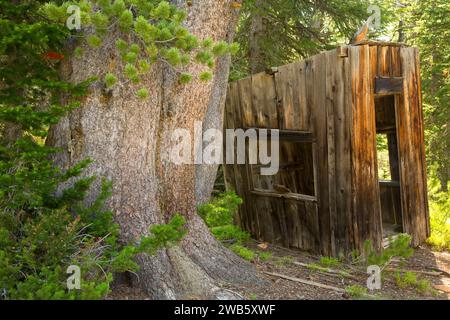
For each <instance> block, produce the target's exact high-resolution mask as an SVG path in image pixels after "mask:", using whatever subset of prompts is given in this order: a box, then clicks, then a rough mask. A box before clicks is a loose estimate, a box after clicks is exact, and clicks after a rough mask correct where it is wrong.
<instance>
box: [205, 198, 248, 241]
mask: <svg viewBox="0 0 450 320" xmlns="http://www.w3.org/2000/svg"><path fill="white" fill-rule="evenodd" d="M240 204H242V199H241V198H240V197H238V196H237V195H236V194H235V193H234V192H226V193H223V194H219V195H218V196H216V197H214V198H213V200H212V201H211V202H209V203H206V204H204V205H201V206H199V208H198V213H199V215H200V216H201V217H202V218H203V220H204V221H205V222H206V224H207V225H208V227H209V228H210V229H211V232H212V234H213V235H214V236H215V237H216V238H217V239H218V240H221V241H226V240H235V241H236V242H237V243H238V244H240V243H242V242H244V241H247V240H248V239H249V238H250V234H249V233H248V232H245V231H242V230H241V229H240V228H239V227H238V226H236V225H235V224H234V217H235V215H236V213H237V210H238V208H239V205H240Z"/></svg>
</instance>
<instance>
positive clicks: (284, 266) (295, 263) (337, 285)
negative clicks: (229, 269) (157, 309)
mask: <svg viewBox="0 0 450 320" xmlns="http://www.w3.org/2000/svg"><path fill="white" fill-rule="evenodd" d="M259 245H261V244H259ZM262 246H263V247H265V246H266V245H265V244H262ZM248 247H250V248H252V249H254V250H255V251H257V252H258V251H259V252H261V249H260V248H259V247H258V243H256V242H252V243H251V244H249V245H248ZM265 250H267V251H268V252H271V253H272V256H271V257H270V258H269V259H267V260H266V261H264V262H262V261H254V263H255V265H256V268H257V270H258V272H259V273H260V274H261V276H262V277H264V278H266V279H268V280H269V284H268V285H265V286H253V287H234V288H230V289H232V290H234V291H237V292H239V293H240V294H242V295H243V296H244V297H245V298H246V299H258V300H265V299H267V300H276V299H284V300H290V299H296V300H342V299H344V300H347V299H389V300H391V299H392V300H397V299H402V300H405V299H408V300H410V299H421V300H422V299H427V300H431V299H439V300H449V298H450V253H449V252H433V251H431V250H430V248H429V247H426V246H422V247H420V248H417V249H416V250H415V251H414V255H413V256H412V257H410V258H409V259H402V260H401V261H396V260H394V261H392V263H390V264H389V266H388V267H386V269H385V271H383V276H382V282H381V284H382V285H381V290H374V291H367V292H364V290H365V289H363V288H365V287H366V283H367V279H368V277H369V275H368V274H367V270H364V268H362V267H360V266H357V265H352V264H345V263H339V262H338V263H337V264H336V265H334V266H326V267H323V266H321V262H320V257H319V256H314V255H311V254H308V253H305V252H302V251H297V250H290V249H286V248H281V247H274V246H270V245H269V246H268V248H267V249H265ZM317 267H318V268H317ZM399 270H401V271H410V272H409V274H412V273H413V274H414V275H415V277H416V279H412V280H409V281H408V280H406V281H400V283H398V281H397V280H396V277H395V274H396V272H397V271H399ZM268 273H271V274H277V275H269V274H268ZM402 274H403V275H404V272H403V273H402ZM298 280H300V281H303V282H305V281H304V280H306V281H308V282H313V283H314V284H316V285H318V286H321V285H324V286H328V287H329V288H321V287H318V286H315V285H312V284H305V283H301V282H297V281H298ZM419 283H420V284H421V285H419ZM351 288H353V290H352V289H351ZM358 288H360V289H362V290H359V289H358Z"/></svg>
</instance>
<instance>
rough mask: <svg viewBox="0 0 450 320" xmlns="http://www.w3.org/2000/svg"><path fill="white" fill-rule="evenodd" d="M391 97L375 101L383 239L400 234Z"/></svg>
mask: <svg viewBox="0 0 450 320" xmlns="http://www.w3.org/2000/svg"><path fill="white" fill-rule="evenodd" d="M395 100H396V99H395V96H394V95H388V96H380V97H376V98H375V111H376V128H377V163H378V180H379V185H380V203H381V213H382V221H383V237H384V238H389V237H393V236H395V235H396V234H399V233H402V232H403V218H402V208H401V194H400V171H399V157H398V144H397V127H396V112H395Z"/></svg>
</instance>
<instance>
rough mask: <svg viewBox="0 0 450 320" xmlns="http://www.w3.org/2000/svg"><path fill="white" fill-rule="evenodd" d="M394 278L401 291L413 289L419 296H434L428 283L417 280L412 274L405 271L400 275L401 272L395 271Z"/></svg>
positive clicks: (424, 280) (423, 280)
mask: <svg viewBox="0 0 450 320" xmlns="http://www.w3.org/2000/svg"><path fill="white" fill-rule="evenodd" d="M394 276H395V283H396V284H397V286H398V287H399V288H401V289H405V288H414V289H415V290H416V291H417V292H418V293H421V294H427V293H432V294H434V290H433V289H432V287H431V284H430V282H429V281H428V280H426V279H420V280H419V279H418V278H417V275H416V274H415V273H414V272H411V271H407V272H405V273H403V274H402V273H401V272H399V271H397V272H396V273H395V275H394Z"/></svg>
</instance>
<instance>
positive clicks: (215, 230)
mask: <svg viewBox="0 0 450 320" xmlns="http://www.w3.org/2000/svg"><path fill="white" fill-rule="evenodd" d="M211 232H212V234H213V235H214V236H215V237H216V238H217V239H218V240H221V241H224V240H237V242H244V241H247V240H248V239H249V238H250V234H249V233H248V232H245V231H242V230H241V229H239V227H238V226H235V225H232V224H228V225H224V226H218V227H212V228H211Z"/></svg>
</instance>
